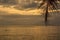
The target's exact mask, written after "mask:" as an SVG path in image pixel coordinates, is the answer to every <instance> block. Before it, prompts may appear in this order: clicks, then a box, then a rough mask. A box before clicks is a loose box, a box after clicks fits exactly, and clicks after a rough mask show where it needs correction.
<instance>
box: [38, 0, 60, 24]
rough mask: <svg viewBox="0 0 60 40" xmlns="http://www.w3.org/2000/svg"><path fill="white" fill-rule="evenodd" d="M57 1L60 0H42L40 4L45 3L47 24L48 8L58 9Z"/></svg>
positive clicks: (41, 5)
mask: <svg viewBox="0 0 60 40" xmlns="http://www.w3.org/2000/svg"><path fill="white" fill-rule="evenodd" d="M57 1H60V0H42V2H41V4H40V6H38V8H41V7H43V6H44V5H45V6H44V9H45V24H47V19H48V13H49V12H48V10H49V9H57V7H58V5H57Z"/></svg>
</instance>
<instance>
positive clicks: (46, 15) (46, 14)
mask: <svg viewBox="0 0 60 40" xmlns="http://www.w3.org/2000/svg"><path fill="white" fill-rule="evenodd" d="M47 19H48V3H47V6H46V12H45V25H47V21H48V20H47Z"/></svg>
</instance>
